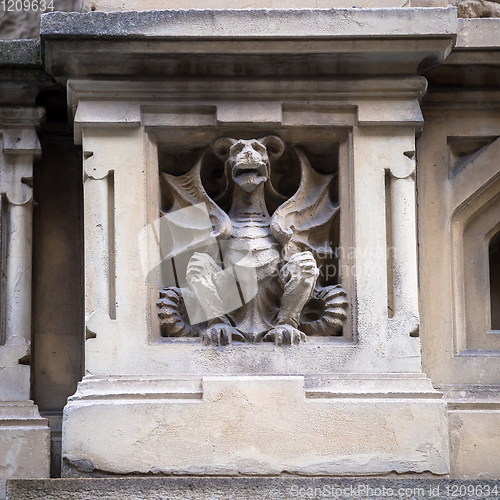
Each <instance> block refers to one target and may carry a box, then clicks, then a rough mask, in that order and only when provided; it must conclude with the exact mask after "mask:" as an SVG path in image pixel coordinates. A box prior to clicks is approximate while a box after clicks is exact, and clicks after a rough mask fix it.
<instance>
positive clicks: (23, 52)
mask: <svg viewBox="0 0 500 500" xmlns="http://www.w3.org/2000/svg"><path fill="white" fill-rule="evenodd" d="M41 64H42V60H41V57H40V41H39V40H0V65H2V66H9V67H17V66H23V67H40V66H41Z"/></svg>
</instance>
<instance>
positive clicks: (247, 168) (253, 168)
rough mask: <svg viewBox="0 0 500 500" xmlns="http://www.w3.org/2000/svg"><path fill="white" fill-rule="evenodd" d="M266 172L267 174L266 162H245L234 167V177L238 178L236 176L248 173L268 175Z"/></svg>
mask: <svg viewBox="0 0 500 500" xmlns="http://www.w3.org/2000/svg"><path fill="white" fill-rule="evenodd" d="M266 174H267V169H266V166H265V165H264V164H261V165H255V164H254V165H248V164H243V165H236V166H235V167H234V175H233V177H234V178H235V179H236V177H242V176H246V175H254V176H266Z"/></svg>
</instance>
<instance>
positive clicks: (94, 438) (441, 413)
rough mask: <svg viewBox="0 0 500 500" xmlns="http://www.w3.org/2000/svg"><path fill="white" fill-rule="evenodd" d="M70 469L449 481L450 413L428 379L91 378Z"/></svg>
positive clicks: (69, 454)
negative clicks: (442, 477) (427, 476)
mask: <svg viewBox="0 0 500 500" xmlns="http://www.w3.org/2000/svg"><path fill="white" fill-rule="evenodd" d="M402 379H404V380H405V383H404V384H402V383H401V380H402ZM183 386H184V389H182V387H183ZM63 461H64V464H65V465H64V471H63V474H65V475H66V476H72V475H73V476H75V475H76V476H85V475H88V474H98V475H99V474H100V473H113V474H130V473H139V474H148V473H154V474H195V475H205V474H208V475H233V474H236V475H238V474H248V475H277V474H281V473H285V472H288V473H295V474H302V475H330V474H333V475H344V474H348V475H350V474H367V473H368V474H383V473H389V472H392V471H396V472H399V473H404V472H423V471H430V472H433V473H435V474H446V473H447V472H448V439H447V424H446V418H445V406H444V403H443V401H442V400H441V399H440V394H439V393H436V392H435V391H433V389H432V388H431V386H430V384H429V381H428V379H426V378H425V377H423V378H422V377H413V378H412V377H404V376H402V377H399V378H391V377H388V378H386V379H385V380H384V377H383V376H379V377H375V378H373V377H372V378H370V377H367V378H363V377H359V378H356V377H342V376H339V377H338V378H336V379H335V378H332V379H329V380H326V378H320V379H318V380H310V381H309V382H308V383H307V389H306V383H305V379H304V377H301V376H239V377H237V376H235V377H230V376H228V377H203V379H202V380H201V385H200V381H199V379H198V381H195V379H194V378H191V379H186V380H181V379H177V380H172V379H170V380H169V379H164V380H161V379H156V380H153V379H149V380H146V379H145V378H142V379H132V378H128V379H127V378H118V379H115V380H107V381H106V380H98V379H97V378H90V379H86V380H84V381H83V382H82V383H81V384H80V388H79V392H78V393H77V394H76V395H75V396H74V397H72V398H70V401H69V403H68V405H67V406H66V408H65V414H64V421H63Z"/></svg>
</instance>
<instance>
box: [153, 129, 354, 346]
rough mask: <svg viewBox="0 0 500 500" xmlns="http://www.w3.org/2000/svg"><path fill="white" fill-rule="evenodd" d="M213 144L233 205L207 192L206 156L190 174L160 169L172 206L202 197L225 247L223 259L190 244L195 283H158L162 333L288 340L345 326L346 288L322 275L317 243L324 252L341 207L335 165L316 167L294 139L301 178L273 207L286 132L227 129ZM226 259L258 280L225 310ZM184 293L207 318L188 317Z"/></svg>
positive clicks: (225, 340)
mask: <svg viewBox="0 0 500 500" xmlns="http://www.w3.org/2000/svg"><path fill="white" fill-rule="evenodd" d="M212 148H213V152H214V153H215V154H216V156H217V157H218V158H219V159H221V160H223V161H224V162H225V166H224V168H225V170H224V173H225V175H224V181H225V182H226V183H227V184H229V183H231V182H232V183H233V186H232V188H233V193H232V203H231V208H230V209H229V211H228V213H226V212H224V211H223V210H222V209H221V208H220V207H219V206H218V205H217V203H215V201H214V200H213V199H211V198H210V196H209V195H208V194H207V192H206V191H205V188H204V186H203V184H202V181H201V168H202V164H203V156H202V158H200V159H199V161H198V162H197V163H196V165H195V166H194V167H193V168H192V169H191V170H190V171H189V172H188V173H186V174H184V175H181V176H173V175H169V174H166V173H162V174H161V175H162V176H163V179H164V181H165V182H166V184H167V185H168V188H169V190H170V193H171V196H172V198H173V206H172V210H179V209H183V208H186V207H189V206H193V205H196V204H199V203H205V205H206V207H207V209H208V213H209V216H210V221H211V224H212V227H213V232H212V236H213V237H214V238H215V240H216V241H217V242H218V243H219V244H220V243H221V242H224V244H225V248H226V251H225V257H224V259H223V260H224V263H223V262H222V259H221V258H220V255H219V256H218V255H216V253H217V252H215V253H214V252H210V251H208V250H207V251H200V252H194V253H192V254H191V256H190V258H189V262H188V264H187V268H186V273H185V274H186V282H187V285H188V286H187V287H184V289H183V290H182V289H180V288H179V287H167V288H163V289H161V290H160V296H161V298H160V300H159V301H158V307H159V313H158V314H159V316H160V320H161V325H162V334H163V335H164V336H169V337H182V336H200V337H201V338H202V339H203V342H204V343H205V344H208V345H227V344H230V343H232V341H241V342H249V343H257V342H260V341H264V342H274V343H275V344H278V345H287V344H288V345H289V344H298V343H301V342H305V341H306V339H307V336H308V335H320V336H330V335H340V334H341V332H342V326H343V323H344V321H345V319H346V315H347V313H346V311H347V307H348V304H347V300H346V294H345V292H344V290H343V289H342V287H341V285H339V284H335V285H329V286H320V285H319V283H318V276H319V274H320V269H319V267H318V266H321V259H319V258H318V256H317V253H318V249H319V248H320V246H321V245H322V246H321V248H322V249H323V251H324V245H325V241H326V242H329V234H330V229H331V225H332V223H333V221H334V219H335V218H336V217H338V215H339V209H340V207H339V206H338V204H337V205H336V204H334V203H333V202H332V200H331V197H330V195H329V190H330V183H331V180H332V178H333V176H334V174H330V175H324V174H320V173H318V172H317V171H315V170H314V169H313V168H312V167H311V165H310V163H309V161H308V159H307V157H306V156H305V154H304V152H302V151H301V150H299V149H297V148H293V154H295V155H296V157H297V158H298V161H299V164H300V170H301V179H300V185H299V188H298V189H297V191H296V192H295V194H294V195H293V196H292V197H291V198H289V199H288V200H286V201H284V202H283V203H282V204H281V205H280V206H279V207H278V208H277V209H276V210H275V211H274V213H273V215H272V216H271V215H270V214H269V212H268V208H267V206H266V201H265V190H264V188H265V185H266V184H267V186H266V187H267V189H274V188H273V186H272V183H271V176H270V173H271V163H272V161H274V160H277V159H278V158H279V157H280V156H281V155H282V154H283V152H284V151H285V144H284V143H283V141H282V140H281V139H280V138H279V137H276V136H267V137H263V138H261V139H252V140H242V139H240V140H236V139H233V138H229V137H225V138H222V139H219V140H218V141H216V142H215V143H214V144H213V146H212ZM187 225H188V224H187ZM187 229H189V228H187ZM249 256H250V257H251V258H248V257H249ZM315 256H316V258H315ZM228 263H229V264H230V266H228ZM224 266H225V267H224ZM229 267H231V268H232V271H231V272H232V274H231V276H234V274H237V275H238V276H245V272H246V275H247V276H248V275H249V273H250V275H251V274H252V273H253V276H255V277H256V282H257V288H256V289H255V290H254V292H253V293H252V294H251V296H250V297H246V298H245V300H242V302H241V307H238V308H237V309H235V310H232V311H230V312H225V310H224V307H223V302H224V297H223V295H224V280H225V279H226V278H227V275H228V272H229ZM235 269H236V271H235ZM240 292H241V289H240ZM183 294H184V297H183ZM186 294H189V295H190V296H191V299H193V297H194V299H195V300H197V301H198V304H199V308H200V310H201V309H203V311H204V312H205V315H206V318H209V319H208V322H204V323H203V324H198V325H192V324H189V322H188V321H187V319H186V310H185V304H184V300H185V298H186ZM240 295H241V293H240ZM247 295H248V294H247ZM242 299H243V297H242ZM312 301H314V302H315V304H316V308H317V309H318V310H319V312H318V313H317V314H314V315H313V317H312V319H311V318H309V319H306V318H304V314H303V313H304V310H305V306H306V304H308V303H310V302H312Z"/></svg>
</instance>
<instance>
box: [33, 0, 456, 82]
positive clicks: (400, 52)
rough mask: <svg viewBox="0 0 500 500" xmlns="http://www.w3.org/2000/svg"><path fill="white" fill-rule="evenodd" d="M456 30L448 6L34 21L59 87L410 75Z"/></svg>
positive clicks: (439, 55)
mask: <svg viewBox="0 0 500 500" xmlns="http://www.w3.org/2000/svg"><path fill="white" fill-rule="evenodd" d="M456 32H457V18H456V10H455V9H454V8H428V9H355V8H353V9H245V10H230V9H228V10H176V11H174V10H165V11H145V12H112V13H100V12H93V13H86V14H80V13H61V12H57V13H53V14H48V15H45V16H43V18H42V24H41V38H42V46H43V49H44V53H45V66H46V70H47V71H48V72H49V73H50V74H51V75H53V76H54V77H55V78H57V79H59V80H60V81H66V80H67V78H74V77H85V76H87V75H92V76H93V77H98V76H104V75H106V76H109V75H113V76H114V77H120V78H123V77H125V78H127V77H130V76H133V77H134V79H135V78H137V77H138V75H141V77H150V76H153V75H154V76H156V77H158V76H161V77H165V76H190V77H196V76H212V77H213V76H224V77H230V76H236V77H242V76H245V77H247V78H248V77H249V76H251V77H256V76H267V77H270V76H277V75H278V76H282V77H292V76H293V77H298V76H302V75H311V76H314V77H317V76H323V77H325V76H327V77H328V76H330V77H331V76H339V75H353V74H356V75H360V74H365V75H369V74H389V75H411V74H413V75H416V74H418V72H419V71H422V70H424V69H425V68H428V67H430V66H433V65H435V64H439V63H441V62H443V61H444V59H445V58H446V57H447V56H448V54H449V53H450V52H451V50H452V48H453V46H454V44H455V39H456ZM125 54H126V63H125V64H124V57H125Z"/></svg>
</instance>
